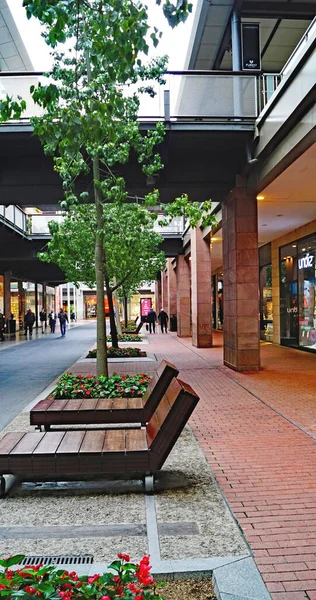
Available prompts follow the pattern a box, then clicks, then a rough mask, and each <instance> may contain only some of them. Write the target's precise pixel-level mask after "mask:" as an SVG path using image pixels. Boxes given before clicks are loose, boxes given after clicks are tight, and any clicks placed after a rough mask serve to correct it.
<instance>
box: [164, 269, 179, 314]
mask: <svg viewBox="0 0 316 600" xmlns="http://www.w3.org/2000/svg"><path fill="white" fill-rule="evenodd" d="M172 260H173V259H172V258H168V262H167V271H168V305H167V306H166V308H165V310H166V311H167V313H168V317H169V319H170V317H171V315H176V314H177V276H176V272H175V270H174V268H173V266H174V265H173V264H172Z"/></svg>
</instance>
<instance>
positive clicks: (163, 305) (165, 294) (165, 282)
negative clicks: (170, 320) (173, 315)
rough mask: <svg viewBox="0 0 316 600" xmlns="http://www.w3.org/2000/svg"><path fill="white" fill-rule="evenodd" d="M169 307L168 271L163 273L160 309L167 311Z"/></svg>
mask: <svg viewBox="0 0 316 600" xmlns="http://www.w3.org/2000/svg"><path fill="white" fill-rule="evenodd" d="M167 306H168V274H167V271H166V270H165V271H162V272H161V305H160V308H163V309H164V310H167Z"/></svg>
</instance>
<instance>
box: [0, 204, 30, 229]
mask: <svg viewBox="0 0 316 600" xmlns="http://www.w3.org/2000/svg"><path fill="white" fill-rule="evenodd" d="M0 221H2V222H3V223H5V224H6V225H9V227H11V228H12V229H16V230H18V231H19V233H23V234H26V233H27V217H26V214H25V213H24V212H23V210H21V209H20V208H19V207H18V206H15V205H14V204H11V205H10V206H3V205H0Z"/></svg>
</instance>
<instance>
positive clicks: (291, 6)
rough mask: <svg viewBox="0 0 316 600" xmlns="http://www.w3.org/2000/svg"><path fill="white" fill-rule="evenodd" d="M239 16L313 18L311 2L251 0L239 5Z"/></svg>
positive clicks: (312, 4)
mask: <svg viewBox="0 0 316 600" xmlns="http://www.w3.org/2000/svg"><path fill="white" fill-rule="evenodd" d="M241 16H242V17H245V18H246V17H247V18H251V19H252V18H262V19H263V18H273V17H274V18H277V19H313V18H314V16H315V3H313V2H295V1H294V2H293V3H289V2H276V1H275V0H274V1H273V2H264V0H262V1H261V2H252V1H251V0H246V2H243V4H242V7H241Z"/></svg>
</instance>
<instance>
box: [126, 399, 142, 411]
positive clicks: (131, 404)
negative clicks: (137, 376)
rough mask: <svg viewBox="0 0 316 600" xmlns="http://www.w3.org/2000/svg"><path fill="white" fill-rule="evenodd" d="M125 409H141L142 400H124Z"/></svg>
mask: <svg viewBox="0 0 316 600" xmlns="http://www.w3.org/2000/svg"><path fill="white" fill-rule="evenodd" d="M126 400H127V409H128V410H135V409H136V408H140V409H141V408H143V398H126Z"/></svg>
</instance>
